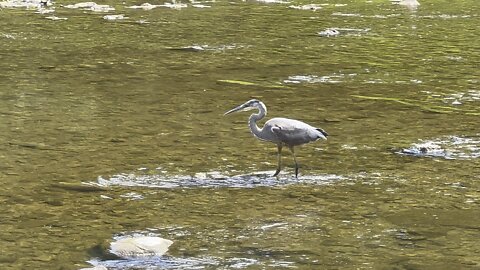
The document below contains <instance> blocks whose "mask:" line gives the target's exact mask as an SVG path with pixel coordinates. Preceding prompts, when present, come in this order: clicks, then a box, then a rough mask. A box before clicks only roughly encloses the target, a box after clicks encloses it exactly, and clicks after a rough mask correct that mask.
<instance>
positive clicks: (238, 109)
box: [223, 104, 247, 115]
mask: <svg viewBox="0 0 480 270" xmlns="http://www.w3.org/2000/svg"><path fill="white" fill-rule="evenodd" d="M246 107H247V106H246V105H245V104H242V105H240V106H238V107H235V108H233V109H231V110H230V111H228V112H226V113H224V114H223V115H227V114H231V113H234V112H238V111H242V110H243V109H245V108H246Z"/></svg>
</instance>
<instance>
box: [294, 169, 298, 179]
mask: <svg viewBox="0 0 480 270" xmlns="http://www.w3.org/2000/svg"><path fill="white" fill-rule="evenodd" d="M295 178H297V179H298V167H295Z"/></svg>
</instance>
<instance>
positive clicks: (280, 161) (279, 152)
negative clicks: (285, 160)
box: [272, 143, 282, 176]
mask: <svg viewBox="0 0 480 270" xmlns="http://www.w3.org/2000/svg"><path fill="white" fill-rule="evenodd" d="M277 148H278V153H277V158H278V165H277V171H275V173H274V174H273V175H272V176H277V175H278V174H279V173H280V170H281V169H282V144H281V143H279V144H277Z"/></svg>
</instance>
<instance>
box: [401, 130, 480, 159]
mask: <svg viewBox="0 0 480 270" xmlns="http://www.w3.org/2000/svg"><path fill="white" fill-rule="evenodd" d="M397 153H398V154H401V155H409V156H416V157H437V158H445V159H474V158H479V157H480V138H479V137H459V136H448V137H443V138H437V139H432V140H422V141H421V142H419V143H415V144H413V145H412V146H410V147H408V148H404V149H401V150H400V151H397Z"/></svg>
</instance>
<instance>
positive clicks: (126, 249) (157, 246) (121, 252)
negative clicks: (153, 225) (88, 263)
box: [110, 236, 173, 258]
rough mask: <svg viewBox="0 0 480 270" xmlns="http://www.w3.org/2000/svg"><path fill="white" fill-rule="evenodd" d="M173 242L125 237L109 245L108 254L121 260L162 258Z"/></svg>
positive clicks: (147, 237)
mask: <svg viewBox="0 0 480 270" xmlns="http://www.w3.org/2000/svg"><path fill="white" fill-rule="evenodd" d="M172 244H173V242H172V241H170V240H168V239H163V238H160V237H156V236H126V237H122V238H120V239H118V240H116V241H115V242H112V243H111V244H110V252H111V253H113V254H115V255H117V256H118V257H121V258H139V257H152V256H157V257H159V256H162V255H163V254H165V253H166V252H167V251H168V248H169V247H170V245H172Z"/></svg>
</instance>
